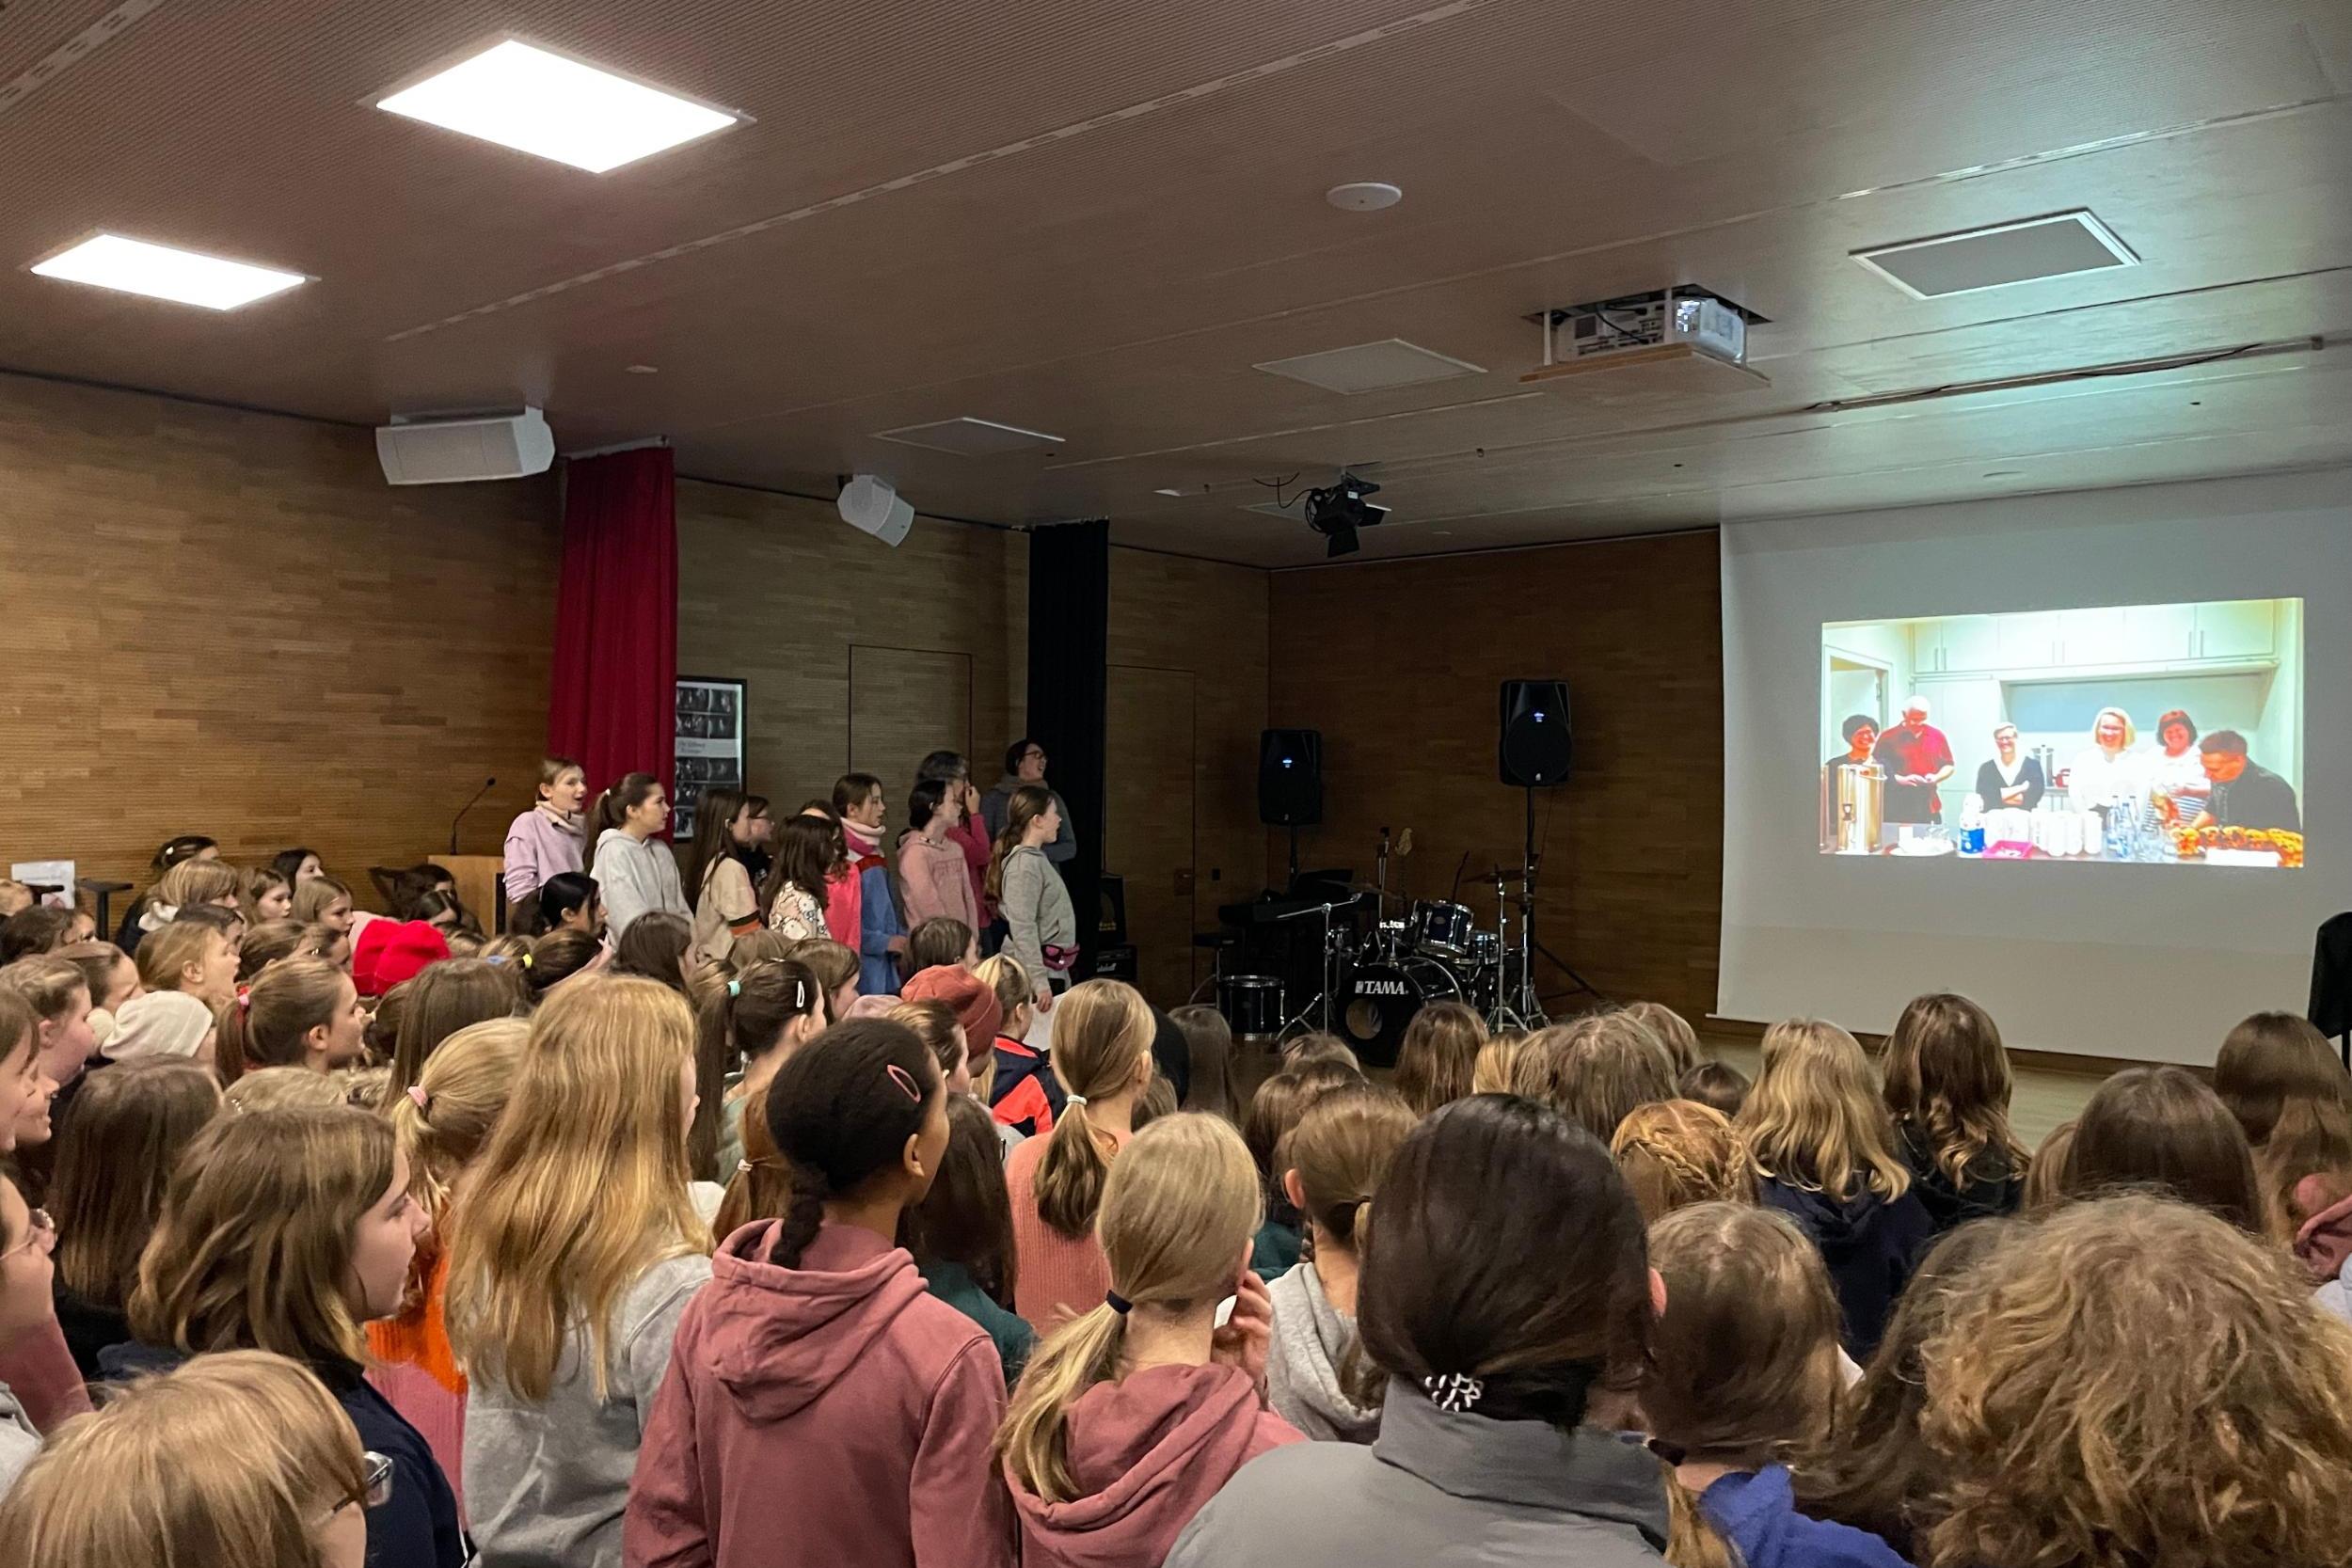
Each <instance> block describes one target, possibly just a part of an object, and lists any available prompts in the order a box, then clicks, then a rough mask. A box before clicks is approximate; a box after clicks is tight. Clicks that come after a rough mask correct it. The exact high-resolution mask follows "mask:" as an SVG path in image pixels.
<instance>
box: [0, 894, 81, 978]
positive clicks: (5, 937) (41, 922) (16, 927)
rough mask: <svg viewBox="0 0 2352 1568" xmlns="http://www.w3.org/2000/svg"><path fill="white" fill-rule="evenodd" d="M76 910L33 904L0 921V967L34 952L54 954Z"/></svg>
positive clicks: (70, 925) (69, 926)
mask: <svg viewBox="0 0 2352 1568" xmlns="http://www.w3.org/2000/svg"><path fill="white" fill-rule="evenodd" d="M72 925H73V911H72V910H60V909H56V908H53V907H51V906H50V905H47V904H34V905H31V906H29V907H28V908H25V909H22V910H19V911H16V912H15V913H14V914H12V915H10V916H8V919H7V920H5V921H0V964H12V963H14V962H16V960H17V959H19V958H26V957H28V956H30V955H32V954H35V953H51V952H55V951H56V949H57V948H58V947H59V946H61V945H63V944H64V942H65V935H66V932H67V931H68V930H69V929H71V928H72Z"/></svg>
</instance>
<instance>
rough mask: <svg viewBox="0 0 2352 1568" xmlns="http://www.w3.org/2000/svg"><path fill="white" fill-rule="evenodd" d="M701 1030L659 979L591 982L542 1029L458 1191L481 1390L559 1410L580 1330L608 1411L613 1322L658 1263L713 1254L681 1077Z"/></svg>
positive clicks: (558, 1004)
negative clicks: (558, 1396)
mask: <svg viewBox="0 0 2352 1568" xmlns="http://www.w3.org/2000/svg"><path fill="white" fill-rule="evenodd" d="M693 1050H694V1019H693V1015H692V1014H691V1013H690V1012H689V1011H688V1010H687V1006H686V1003H685V1001H684V1000H683V999H682V998H681V997H679V995H678V994H677V992H675V991H674V990H671V989H670V988H669V987H667V986H665V985H662V984H661V983H660V981H658V980H642V979H636V978H632V977H629V976H625V975H624V976H614V975H602V974H599V975H593V976H588V977H584V978H582V979H580V981H579V982H578V983H577V984H574V985H569V986H565V987H564V989H563V990H561V991H559V992H557V993H555V994H554V995H552V996H550V997H548V1000H547V1002H546V1003H545V1004H544V1005H543V1006H541V1007H540V1009H539V1011H538V1013H537V1015H536V1016H535V1017H534V1018H533V1019H532V1024H531V1035H530V1038H529V1040H528V1042H527V1043H526V1044H525V1046H524V1049H523V1059H522V1066H521V1069H520V1070H519V1071H518V1072H517V1073H516V1078H515V1086H514V1093H513V1095H512V1096H511V1098H510V1100H509V1101H508V1108H507V1114H506V1115H504V1116H502V1117H500V1118H499V1123H498V1126H497V1128H496V1129H495V1130H494V1131H493V1132H491V1134H490V1141H489V1144H488V1146H487V1147H486V1148H484V1149H483V1151H482V1153H481V1156H480V1157H479V1158H478V1159H477V1160H476V1161H475V1162H474V1164H473V1167H472V1168H471V1169H470V1170H469V1171H468V1172H467V1174H466V1177H465V1180H463V1181H462V1182H461V1183H460V1186H459V1190H458V1198H457V1201H456V1203H455V1204H454V1205H453V1221H452V1224H451V1227H450V1235H449V1259H450V1270H449V1286H448V1293H447V1296H446V1307H445V1315H446V1317H447V1321H448V1324H449V1338H450V1345H451V1348H452V1349H453V1350H454V1351H455V1352H456V1354H457V1359H458V1362H459V1364H460V1365H462V1366H463V1367H464V1368H465V1369H466V1374H467V1376H469V1378H472V1379H473V1380H475V1381H476V1382H491V1383H499V1384H502V1385H504V1386H506V1387H507V1388H509V1389H511V1390H512V1391H513V1392H514V1393H515V1394H516V1395H518V1396H520V1397H521V1398H523V1399H525V1400H530V1401H534V1402H535V1401H539V1400H544V1399H546V1398H547V1397H548V1390H549V1389H550V1388H552V1387H553V1386H554V1383H555V1370H556V1365H557V1363H558V1362H559V1361H561V1360H562V1358H563V1354H564V1345H565V1342H566V1340H567V1338H568V1337H569V1335H570V1333H571V1331H572V1329H573V1327H574V1326H575V1325H576V1324H578V1323H583V1322H584V1323H586V1325H587V1329H588V1338H589V1343H588V1345H587V1346H586V1347H585V1348H584V1350H585V1354H584V1357H583V1358H584V1359H585V1360H586V1361H587V1363H588V1365H589V1367H590V1369H591V1374H592V1376H593V1377H594V1379H595V1388H596V1398H598V1399H599V1400H601V1399H603V1398H604V1397H605V1393H606V1390H607V1388H608V1386H609V1384H610V1372H609V1359H610V1355H611V1352H612V1313H613V1309H614V1307H617V1306H618V1304H619V1302H620V1299H621V1295H622V1293H623V1292H624V1291H627V1290H628V1287H629V1286H630V1285H631V1284H632V1283H634V1282H635V1281H636V1279H637V1278H638V1276H639V1275H643V1274H644V1272H645V1270H647V1269H649V1268H651V1267H653V1266H654V1265H655V1264H657V1263H660V1262H662V1261H664V1260H665V1259H672V1258H683V1257H688V1256H691V1255H692V1254H694V1253H698V1252H705V1253H707V1252H708V1251H709V1250H710V1232H709V1231H708V1230H707V1229H706V1228H704V1226H703V1223H702V1219H701V1216H700V1215H698V1214H697V1213H696V1212H695V1211H694V1205H693V1202H692V1199H691V1196H689V1194H688V1192H687V1167H686V1127H685V1119H684V1113H685V1109H686V1108H685V1106H684V1105H683V1104H682V1103H681V1101H680V1093H681V1088H680V1082H681V1077H682V1069H684V1068H685V1067H686V1066H687V1065H688V1064H690V1063H691V1061H692V1058H693Z"/></svg>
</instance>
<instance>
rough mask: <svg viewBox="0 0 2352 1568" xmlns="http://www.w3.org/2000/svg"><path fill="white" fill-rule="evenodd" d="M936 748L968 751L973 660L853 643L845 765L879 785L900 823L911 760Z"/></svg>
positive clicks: (911, 774) (984, 785)
mask: <svg viewBox="0 0 2352 1568" xmlns="http://www.w3.org/2000/svg"><path fill="white" fill-rule="evenodd" d="M943 747H944V748H946V749H948V750H951V751H957V752H963V753H964V754H965V755H966V756H969V755H970V754H971V752H972V656H971V655H970V654H952V653H936V652H933V651H931V650H930V649H927V648H876V647H871V646H867V645H865V644H862V643H861V644H855V645H852V646H851V647H850V769H851V770H853V771H856V772H861V773H871V774H873V775H874V776H875V777H876V778H878V779H880V780H882V782H883V784H885V785H886V786H887V787H886V788H885V789H884V791H883V799H884V800H887V801H889V802H891V803H892V805H893V806H894V808H896V809H897V810H898V812H899V814H900V815H899V817H898V820H899V821H900V822H901V823H904V822H905V820H906V817H905V815H904V812H905V800H904V798H905V794H906V791H907V789H908V787H909V785H910V784H911V783H912V781H913V779H914V761H919V760H920V759H921V758H922V756H923V755H924V753H925V752H933V751H938V750H940V749H941V748H943ZM910 759H914V761H911V760H910ZM980 787H981V788H983V789H985V788H987V787H988V785H987V782H986V781H982V783H981V786H980Z"/></svg>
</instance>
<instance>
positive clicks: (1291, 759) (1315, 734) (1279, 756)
mask: <svg viewBox="0 0 2352 1568" xmlns="http://www.w3.org/2000/svg"><path fill="white" fill-rule="evenodd" d="M1258 820H1259V821H1261V822H1263V823H1264V824H1265V825H1266V826H1268V827H1270V828H1311V827H1313V826H1314V825H1315V824H1316V823H1318V822H1320V821H1322V820H1323V732H1322V731H1320V730H1262V731H1260V732H1259V735H1258Z"/></svg>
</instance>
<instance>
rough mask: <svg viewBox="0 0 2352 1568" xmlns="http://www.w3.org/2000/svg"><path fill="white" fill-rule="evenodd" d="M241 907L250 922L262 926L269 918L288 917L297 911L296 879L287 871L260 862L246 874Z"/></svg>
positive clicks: (282, 918)
mask: <svg viewBox="0 0 2352 1568" xmlns="http://www.w3.org/2000/svg"><path fill="white" fill-rule="evenodd" d="M237 908H238V909H239V910H240V911H242V912H243V913H244V915H245V923H246V925H247V926H259V925H261V924H262V922H263V921H265V920H284V919H286V918H287V917H289V916H290V915H292V914H293V913H294V883H292V882H291V881H289V880H287V879H286V877H285V875H284V874H283V873H281V872H278V871H274V870H272V869H271V868H270V867H268V866H266V865H257V866H255V867H254V868H253V869H252V870H250V871H248V872H246V874H245V886H244V889H243V892H242V895H241V896H240V897H239V898H238V900H237Z"/></svg>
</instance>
